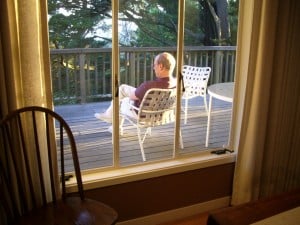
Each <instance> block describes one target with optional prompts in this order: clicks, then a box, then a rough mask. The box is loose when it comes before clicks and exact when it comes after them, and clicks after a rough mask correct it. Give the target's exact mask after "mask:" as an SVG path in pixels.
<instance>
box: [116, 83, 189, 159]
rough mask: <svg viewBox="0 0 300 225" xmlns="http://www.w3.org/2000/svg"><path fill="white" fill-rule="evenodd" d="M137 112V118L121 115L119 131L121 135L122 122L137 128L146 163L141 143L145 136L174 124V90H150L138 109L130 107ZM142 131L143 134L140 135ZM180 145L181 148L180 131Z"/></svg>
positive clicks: (143, 156) (140, 143) (143, 155)
mask: <svg viewBox="0 0 300 225" xmlns="http://www.w3.org/2000/svg"><path fill="white" fill-rule="evenodd" d="M131 107H132V109H133V110H136V111H137V118H132V117H129V116H126V115H123V114H121V121H120V130H121V135H122V134H123V124H124V121H125V120H127V121H129V122H130V123H131V124H132V125H133V126H135V127H136V128H137V135H138V140H139V145H140V149H141V154H142V158H143V161H146V157H145V152H144V146H143V143H144V141H145V138H146V136H147V135H151V128H152V127H156V126H161V125H165V124H169V123H174V122H175V109H176V89H175V88H173V89H159V88H152V89H150V90H148V91H147V92H146V94H145V96H144V98H143V100H142V102H141V105H140V107H139V108H136V107H135V106H133V105H131ZM142 129H144V133H142ZM180 145H181V148H183V142H182V136H181V131H180Z"/></svg>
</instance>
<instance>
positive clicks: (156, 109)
mask: <svg viewBox="0 0 300 225" xmlns="http://www.w3.org/2000/svg"><path fill="white" fill-rule="evenodd" d="M175 108H176V89H175V88H172V89H160V88H152V89H150V90H148V91H147V92H146V94H145V96H144V98H143V100H142V102H141V105H140V110H139V111H138V124H139V125H140V126H143V127H154V126H159V125H164V124H167V123H171V122H174V121H175Z"/></svg>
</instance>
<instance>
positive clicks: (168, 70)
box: [95, 52, 176, 123]
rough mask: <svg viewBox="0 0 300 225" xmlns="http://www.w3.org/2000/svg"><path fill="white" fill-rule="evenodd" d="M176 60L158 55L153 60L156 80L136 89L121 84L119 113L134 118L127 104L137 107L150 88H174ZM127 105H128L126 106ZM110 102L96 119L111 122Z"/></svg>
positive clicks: (134, 115)
mask: <svg viewBox="0 0 300 225" xmlns="http://www.w3.org/2000/svg"><path fill="white" fill-rule="evenodd" d="M175 64H176V60H175V58H174V56H173V55H171V54H170V53H167V52H163V53H160V54H158V55H157V56H156V57H155V60H154V66H153V69H154V72H155V75H156V78H155V79H154V80H152V81H145V82H143V83H142V84H141V85H140V86H138V87H137V88H135V87H132V86H129V85H126V84H122V85H120V87H119V99H120V103H121V106H120V111H121V113H122V114H125V115H127V116H129V117H133V118H135V117H136V116H137V115H136V112H135V111H134V110H132V108H131V107H130V105H129V104H133V105H134V106H135V107H139V106H140V103H141V101H142V99H143V97H144V95H145V94H146V92H147V91H148V90H149V89H151V88H172V87H175V86H176V79H175V78H174V77H173V71H174V68H175ZM128 103H129V104H128ZM112 105H113V104H112V102H111V104H110V106H109V107H108V109H107V110H106V111H105V112H104V113H95V117H96V118H97V119H100V120H103V121H105V122H108V123H111V122H112Z"/></svg>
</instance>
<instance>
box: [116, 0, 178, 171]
mask: <svg viewBox="0 0 300 225" xmlns="http://www.w3.org/2000/svg"><path fill="white" fill-rule="evenodd" d="M177 14H178V4H177V2H176V1H174V2H172V4H169V2H168V1H157V0H147V1H120V14H119V16H120V18H119V23H120V25H122V26H120V27H121V29H120V30H119V42H120V46H128V47H121V51H120V83H121V84H127V85H130V86H132V87H139V86H140V85H141V84H142V83H143V82H145V81H153V80H156V81H157V77H156V72H155V70H154V66H155V57H156V56H157V55H158V54H159V53H162V52H168V53H170V54H172V55H173V56H174V57H176V44H177V30H176V24H177ZM174 24H175V25H174ZM174 76H175V70H174V72H173V77H174ZM158 83H160V84H161V81H158ZM175 83H176V81H175ZM156 85H158V84H157V83H156ZM160 86H161V85H160ZM171 86H172V85H171ZM149 87H154V86H153V84H152V85H150V86H149ZM158 87H159V86H158ZM138 89H139V88H138ZM120 92H121V91H120ZM142 96H143V95H140V96H139V98H140V99H139V100H140V103H141V101H142ZM164 99H166V98H164ZM159 101H163V99H162V100H157V102H156V104H159ZM122 104H123V103H122ZM122 104H121V108H122ZM160 107H161V106H160ZM159 109H163V108H159ZM121 110H122V109H121ZM151 113H154V112H151ZM150 115H152V116H150ZM153 115H154V114H150V113H148V114H147V115H145V114H144V117H147V120H144V119H143V118H142V117H138V116H137V117H138V120H137V121H132V122H133V123H130V122H129V121H128V120H125V122H124V124H123V126H122V128H123V130H122V131H123V135H121V136H120V164H121V166H124V165H130V164H137V163H142V162H143V157H142V150H141V149H142V148H143V149H144V153H145V160H146V161H147V162H149V161H154V160H160V159H166V158H171V157H172V156H173V143H174V124H175V123H174V122H172V123H169V124H166V125H160V126H154V127H152V128H151V131H150V129H147V128H144V127H142V125H143V124H145V123H148V122H150V121H151V118H152V119H153V118H154V116H153ZM164 115H166V114H164ZM148 117H149V118H148ZM157 118H159V117H157ZM157 118H156V119H157ZM138 132H140V133H141V139H143V138H144V135H145V133H146V136H145V140H144V141H142V140H141V141H139V136H138ZM147 132H148V133H147Z"/></svg>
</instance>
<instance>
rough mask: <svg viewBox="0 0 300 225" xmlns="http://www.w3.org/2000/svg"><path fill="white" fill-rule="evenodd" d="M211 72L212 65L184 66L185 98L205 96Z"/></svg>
mask: <svg viewBox="0 0 300 225" xmlns="http://www.w3.org/2000/svg"><path fill="white" fill-rule="evenodd" d="M210 72H211V68H210V67H197V66H188V65H184V66H183V68H182V76H183V83H184V87H185V91H184V93H183V98H190V97H195V96H205V95H206V89H207V83H208V79H209V76H210Z"/></svg>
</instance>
